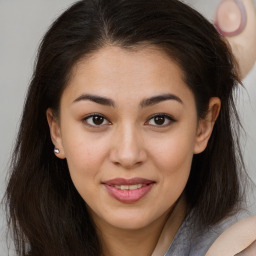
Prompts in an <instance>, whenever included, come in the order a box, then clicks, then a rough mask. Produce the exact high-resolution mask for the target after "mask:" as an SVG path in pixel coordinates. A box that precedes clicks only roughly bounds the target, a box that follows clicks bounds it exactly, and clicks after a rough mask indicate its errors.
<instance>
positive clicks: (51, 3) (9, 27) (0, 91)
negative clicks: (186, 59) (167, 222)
mask: <svg viewBox="0 0 256 256" xmlns="http://www.w3.org/2000/svg"><path fill="white" fill-rule="evenodd" d="M73 2H75V1H72V0H0V127H1V132H0V198H2V196H3V193H4V190H5V187H6V181H5V178H6V175H7V170H8V163H9V159H10V152H11V150H12V148H13V145H14V142H15V136H16V132H17V129H18V124H19V120H20V115H21V111H22V107H23V102H24V97H25V94H26V89H27V86H28V84H29V81H30V77H31V75H32V70H33V65H34V59H35V56H36V51H37V47H38V45H39V42H40V40H41V38H42V36H43V35H44V33H45V32H46V30H47V28H48V27H49V25H50V24H51V22H52V21H53V20H54V19H55V18H56V17H57V16H58V15H59V14H61V13H62V12H63V10H65V9H66V8H67V7H68V6H70V5H71V4H72V3H73ZM185 2H187V3H189V4H191V5H192V6H194V7H195V8H196V9H198V10H199V11H200V12H202V13H203V14H204V15H205V16H206V17H207V18H208V19H210V20H212V19H213V16H214V11H215V9H216V6H217V4H218V3H219V2H220V0H186V1H185ZM255 3H256V0H255ZM255 50H256V46H255ZM244 85H245V88H246V90H247V92H246V91H245V90H241V92H240V99H239V101H238V102H237V105H238V108H239V111H240V113H241V118H242V123H243V125H244V128H245V131H246V137H245V138H243V139H242V144H243V151H244V157H245V162H246V165H247V167H248V172H249V173H250V175H251V177H252V179H253V180H254V181H256V168H255V166H256V154H255V152H256V115H255V113H256V65H255V66H254V69H253V70H252V71H251V72H250V74H249V75H248V76H247V77H246V79H245V80H244ZM4 232H5V222H4V214H3V212H2V211H0V256H4V255H7V251H6V243H5V240H4Z"/></svg>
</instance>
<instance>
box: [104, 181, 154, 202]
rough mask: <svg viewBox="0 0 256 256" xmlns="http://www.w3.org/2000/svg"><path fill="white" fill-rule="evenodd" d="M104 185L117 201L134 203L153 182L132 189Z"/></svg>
mask: <svg viewBox="0 0 256 256" xmlns="http://www.w3.org/2000/svg"><path fill="white" fill-rule="evenodd" d="M105 187H106V189H107V191H108V193H109V194H110V195H111V196H112V197H114V198H115V199H117V200H118V201H120V202H122V203H134V202H137V201H139V200H140V199H141V198H143V197H144V196H145V195H146V194H147V193H148V192H149V191H150V190H151V188H152V187H153V183H152V184H148V185H146V186H144V187H141V188H138V189H134V190H128V189H127V190H121V189H118V188H115V187H113V186H109V185H106V184H105Z"/></svg>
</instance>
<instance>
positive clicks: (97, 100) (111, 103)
mask: <svg viewBox="0 0 256 256" xmlns="http://www.w3.org/2000/svg"><path fill="white" fill-rule="evenodd" d="M84 100H89V101H92V102H95V103H98V104H101V105H104V106H110V107H115V103H114V101H113V100H111V99H108V98H105V97H101V96H97V95H92V94H82V95H81V96H79V97H78V98H76V99H75V100H74V101H73V103H75V102H79V101H84Z"/></svg>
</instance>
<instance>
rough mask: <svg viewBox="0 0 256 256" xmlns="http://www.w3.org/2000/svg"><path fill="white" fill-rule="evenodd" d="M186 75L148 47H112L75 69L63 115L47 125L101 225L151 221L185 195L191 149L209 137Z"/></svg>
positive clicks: (131, 225)
mask: <svg viewBox="0 0 256 256" xmlns="http://www.w3.org/2000/svg"><path fill="white" fill-rule="evenodd" d="M182 76H183V74H182V71H181V69H180V68H179V67H178V66H177V65H176V64H175V62H173V61H172V60H171V59H170V58H169V57H168V56H167V55H166V54H165V53H163V52H161V51H160V50H157V49H153V48H149V47H148V48H144V49H140V50H137V51H128V50H125V49H121V48H119V47H114V46H112V47H111V46H108V47H105V48H102V49H101V50H99V51H98V52H96V53H94V54H93V55H92V56H91V57H89V58H88V57H86V58H84V59H83V60H82V61H80V62H79V63H78V64H77V65H76V66H75V67H74V69H73V75H72V77H71V80H70V82H69V84H68V87H67V88H66V89H65V91H64V92H63V95H62V98H61V105H60V117H59V120H58V121H56V120H52V121H49V123H50V128H51V135H52V140H53V142H54V144H55V146H56V147H57V148H59V149H60V154H59V155H58V157H60V158H66V159H67V163H68V167H69V171H70V175H71V178H72V181H73V183H74V186H75V187H76V189H77V191H78V192H79V194H80V195H81V196H82V198H83V199H84V201H85V202H86V203H87V205H88V209H89V211H90V213H91V215H92V217H93V218H94V220H95V222H96V223H104V224H105V225H106V224H107V225H111V226H112V227H116V228H121V229H139V228H143V227H146V226H148V225H150V224H151V223H153V222H154V221H156V220H157V219H159V218H161V216H163V215H164V214H165V213H166V212H168V211H169V210H170V209H171V208H172V206H173V205H174V203H175V202H176V200H177V199H178V198H179V197H180V195H181V194H182V192H183V190H184V187H185V185H186V183H187V180H188V176H189V173H190V167H191V161H192V157H193V154H194V153H199V152H201V151H203V149H204V148H205V146H206V143H207V138H206V139H205V138H204V137H203V135H204V132H205V130H206V128H205V127H207V125H206V124H204V123H202V124H201V123H200V122H201V121H199V122H198V119H197V113H196V107H195V100H194V96H193V93H192V92H191V90H190V89H189V88H188V86H187V85H186V84H185V83H184V81H183V79H182ZM51 118H52V116H51V112H50V111H48V120H51ZM202 134H203V135H202ZM208 137H209V136H208Z"/></svg>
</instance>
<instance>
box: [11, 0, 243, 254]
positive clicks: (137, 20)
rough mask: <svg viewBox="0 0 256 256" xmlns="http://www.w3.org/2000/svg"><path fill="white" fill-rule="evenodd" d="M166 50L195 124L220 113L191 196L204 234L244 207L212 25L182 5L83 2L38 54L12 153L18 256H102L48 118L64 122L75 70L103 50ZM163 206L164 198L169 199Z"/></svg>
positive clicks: (228, 84) (231, 68)
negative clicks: (217, 105)
mask: <svg viewBox="0 0 256 256" xmlns="http://www.w3.org/2000/svg"><path fill="white" fill-rule="evenodd" d="M143 43H144V44H149V45H154V46H157V47H158V48H160V49H162V50H164V51H165V52H166V54H168V55H169V56H170V58H172V59H173V60H175V61H176V62H177V63H178V64H179V65H180V67H181V68H182V70H183V71H184V81H185V82H186V84H187V85H188V87H189V88H190V89H191V90H192V92H193V93H194V96H195V99H196V106H197V113H198V118H203V117H204V115H205V113H206V111H207V108H208V102H209V99H210V98H211V97H219V98H220V99H221V102H222V107H221V111H220V115H219V118H218V120H217V121H216V124H215V128H214V130H213V134H212V136H211V139H210V141H209V145H208V146H207V148H206V150H205V151H204V152H203V153H202V154H199V155H195V156H194V159H193V163H192V167H191V174H190V178H189V181H188V183H187V186H186V188H185V191H184V192H185V194H186V197H187V201H188V204H189V206H190V208H191V209H193V210H194V212H195V215H196V216H197V217H198V220H199V222H200V225H202V226H207V225H212V224H215V223H216V222H218V221H219V220H221V219H222V218H224V217H225V216H226V215H227V214H228V213H230V212H231V211H232V210H233V209H234V207H235V206H236V205H237V203H238V202H239V200H240V195H241V190H240V187H239V173H240V171H241V170H243V165H242V163H243V161H242V157H241V154H240V149H239V144H238V138H237V134H238V128H239V119H238V116H237V112H236V108H235V105H234V100H233V95H232V93H233V90H234V88H236V86H237V84H238V82H239V81H238V78H237V75H236V69H235V63H234V61H233V57H232V55H231V54H230V51H229V50H228V48H227V45H226V43H225V42H224V41H223V39H222V38H221V36H220V35H219V34H218V33H217V32H216V30H215V28H214V27H213V25H212V24H210V23H209V22H208V21H207V20H206V19H205V18H203V17H202V16H201V15H200V14H199V13H198V12H196V11H195V10H193V9H192V8H190V7H188V6H186V5H185V4H183V3H182V2H180V1H178V0H83V1H79V2H77V3H76V4H74V5H73V6H72V7H71V8H69V9H68V10H67V11H65V12H64V13H63V14H62V15H61V16H60V17H59V18H58V19H57V20H56V21H55V22H54V23H53V25H52V26H51V28H50V29H49V30H48V32H47V33H46V35H45V36H44V38H43V41H42V43H41V45H40V49H39V53H38V58H37V63H36V67H35V71H34V74H33V78H32V81H31V84H30V87H29V89H28V93H27V98H26V102H25V107H24V111H23V116H22V121H21V124H20V129H19V133H18V137H17V142H16V147H15V150H14V152H13V158H12V164H11V168H10V180H9V184H8V188H7V192H6V204H7V209H8V216H9V217H8V221H9V225H10V227H11V228H12V232H13V237H14V241H15V245H16V251H17V255H19V256H24V255H32V256H38V255H45V256H46V255H47V256H58V255H62V256H63V255H70V256H71V255H72V256H74V255H77V256H80V255H81V256H82V255H83V256H84V255H86V256H95V255H100V253H101V247H100V243H99V240H98V237H97V235H96V231H95V226H94V223H93V222H92V220H91V219H90V216H89V214H88V212H87V209H86V203H85V202H84V201H83V199H82V198H81V196H80V195H79V194H78V192H77V191H76V189H75V187H74V185H73V183H72V181H71V178H70V175H69V170H68V167H67V163H66V160H60V159H58V158H56V157H55V155H54V154H53V145H52V142H51V138H50V133H49V128H48V124H47V120H46V110H47V108H52V109H53V110H54V111H55V113H56V114H57V115H58V110H59V103H60V98H61V95H62V92H63V90H64V89H65V86H66V85H67V83H68V81H69V77H70V73H71V69H72V67H73V66H74V65H75V64H76V63H77V61H78V60H79V59H81V58H84V57H86V55H88V54H91V53H93V52H95V51H97V50H98V49H100V48H101V47H103V46H104V45H106V44H112V45H117V46H119V47H124V48H134V47H136V45H138V44H143ZM164 196H167V195H164Z"/></svg>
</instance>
